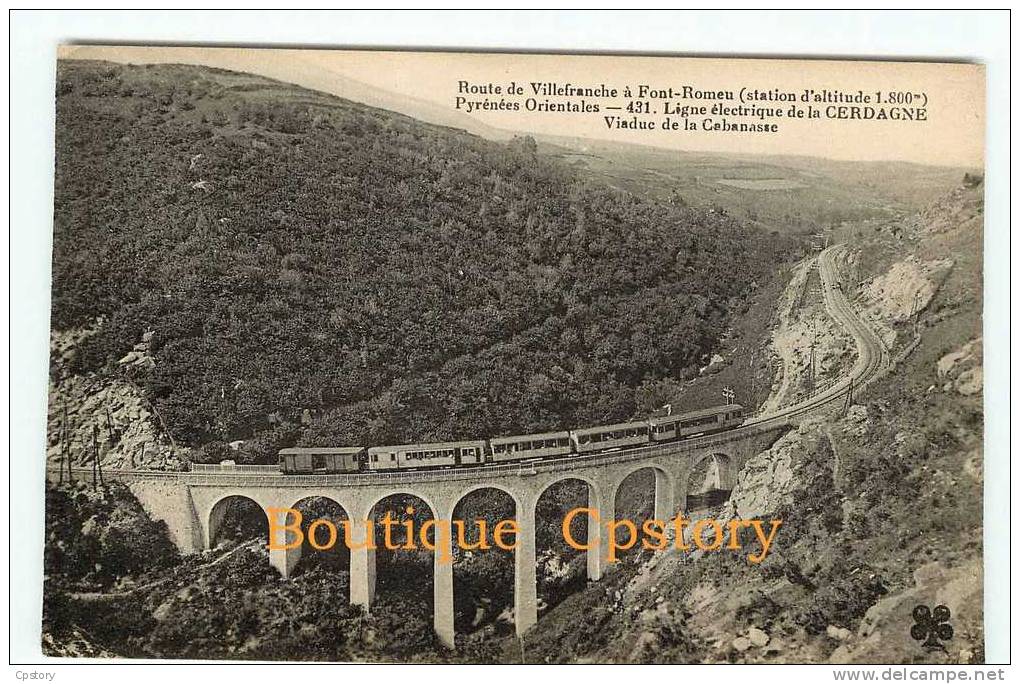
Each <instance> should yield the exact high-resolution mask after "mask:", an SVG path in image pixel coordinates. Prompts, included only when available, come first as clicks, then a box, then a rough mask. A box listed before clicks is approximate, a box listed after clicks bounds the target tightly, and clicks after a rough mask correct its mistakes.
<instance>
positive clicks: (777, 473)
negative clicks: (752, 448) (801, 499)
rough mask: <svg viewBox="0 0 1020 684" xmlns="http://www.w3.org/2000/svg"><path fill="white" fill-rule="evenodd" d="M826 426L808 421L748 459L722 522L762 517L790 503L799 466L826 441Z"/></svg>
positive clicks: (722, 514)
mask: <svg viewBox="0 0 1020 684" xmlns="http://www.w3.org/2000/svg"><path fill="white" fill-rule="evenodd" d="M823 427H824V419H822V418H809V419H806V420H804V421H803V422H802V423H801V424H800V425H799V426H798V427H797V429H795V430H793V431H791V432H789V433H787V434H786V435H783V436H782V437H781V438H779V440H777V441H776V443H775V444H773V445H772V447H771V448H770V449H768V450H766V451H763V452H761V453H759V454H757V455H755V456H752V457H751V458H749V459H747V462H746V463H745V464H744V468H743V470H741V471H740V474H739V475H738V476H737V484H736V487H734V488H733V491H732V492H731V494H730V499H729V501H727V502H726V503H725V504H724V506H723V509H722V511H721V512H720V514H719V518H720V520H731V519H734V518H743V519H754V518H761V517H763V516H764V515H766V514H768V513H772V512H774V511H775V510H776V509H777V508H778V507H779V506H780V505H782V504H785V503H789V502H790V497H791V495H792V493H793V491H794V490H795V489H796V486H797V484H798V482H797V477H796V475H797V469H798V466H797V465H796V464H798V463H799V462H800V460H801V458H800V457H801V455H802V454H803V453H805V452H806V451H807V450H810V449H813V448H814V445H815V444H816V443H817V442H818V440H820V439H825V438H826V437H825V433H824V430H823Z"/></svg>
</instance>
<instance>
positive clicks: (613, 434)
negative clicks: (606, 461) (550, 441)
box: [570, 420, 649, 454]
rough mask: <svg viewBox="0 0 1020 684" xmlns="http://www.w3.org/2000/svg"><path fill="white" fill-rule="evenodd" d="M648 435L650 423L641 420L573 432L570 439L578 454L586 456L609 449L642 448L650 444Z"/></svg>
mask: <svg viewBox="0 0 1020 684" xmlns="http://www.w3.org/2000/svg"><path fill="white" fill-rule="evenodd" d="M648 434H649V428H648V421H647V420H639V421H635V422H631V423H617V424H616V425H603V426H601V427H593V428H583V429H580V430H571V431H570V439H571V440H572V441H573V443H574V449H575V450H576V451H577V453H579V454H585V453H592V452H596V451H605V450H607V449H622V448H624V447H629V446H641V445H644V444H647V443H648V441H649V438H648Z"/></svg>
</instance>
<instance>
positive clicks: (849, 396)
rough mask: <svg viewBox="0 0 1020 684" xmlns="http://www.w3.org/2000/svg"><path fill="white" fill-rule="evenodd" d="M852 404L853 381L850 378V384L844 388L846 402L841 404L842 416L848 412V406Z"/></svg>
mask: <svg viewBox="0 0 1020 684" xmlns="http://www.w3.org/2000/svg"><path fill="white" fill-rule="evenodd" d="M853 403H854V379H853V377H851V378H850V384H849V385H847V388H846V401H844V402H843V415H844V416H845V415H846V414H848V413H849V412H850V406H851V405H852V404H853Z"/></svg>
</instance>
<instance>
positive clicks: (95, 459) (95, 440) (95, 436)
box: [92, 425, 99, 488]
mask: <svg viewBox="0 0 1020 684" xmlns="http://www.w3.org/2000/svg"><path fill="white" fill-rule="evenodd" d="M98 466H99V427H98V426H97V425H93V426H92V487H93V488H98V487H97V482H98V480H97V475H96V473H97V472H98V471H97V468H98Z"/></svg>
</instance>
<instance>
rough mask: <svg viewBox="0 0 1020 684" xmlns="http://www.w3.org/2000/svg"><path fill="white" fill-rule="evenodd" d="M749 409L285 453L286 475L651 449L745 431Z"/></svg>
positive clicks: (723, 407) (727, 406)
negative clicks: (488, 436)
mask: <svg viewBox="0 0 1020 684" xmlns="http://www.w3.org/2000/svg"><path fill="white" fill-rule="evenodd" d="M743 420H744V407H743V406H741V405H740V404H724V405H721V406H712V407H710V408H705V409H699V410H697V411H690V412H688V413H681V414H677V415H670V416H656V417H653V418H646V419H644V420H638V421H631V422H627V423H617V424H615V425H602V426H598V427H591V428H581V429H576V430H569V431H568V430H564V431H561V432H543V433H536V434H531V435H514V436H510V437H494V438H492V439H488V440H480V439H479V440H466V441H462V442H433V443H427V444H400V445H393V446H374V447H361V446H355V447H292V448H288V449H282V450H281V451H280V454H279V457H280V461H279V463H280V471H281V472H282V473H284V474H285V475H315V474H334V473H357V472H363V471H393V470H421V469H432V468H459V467H471V466H477V465H486V464H493V463H497V464H498V463H523V462H527V461H538V460H543V459H549V458H562V457H567V456H571V455H581V454H592V453H599V452H604V451H614V450H617V449H625V448H633V447H639V446H648V445H651V444H659V443H663V442H672V441H675V440H680V439H686V438H689V437H693V436H696V435H704V434H709V433H713V432H719V431H721V430H729V429H732V428H735V427H738V426H740V425H741V423H742V422H743Z"/></svg>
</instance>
